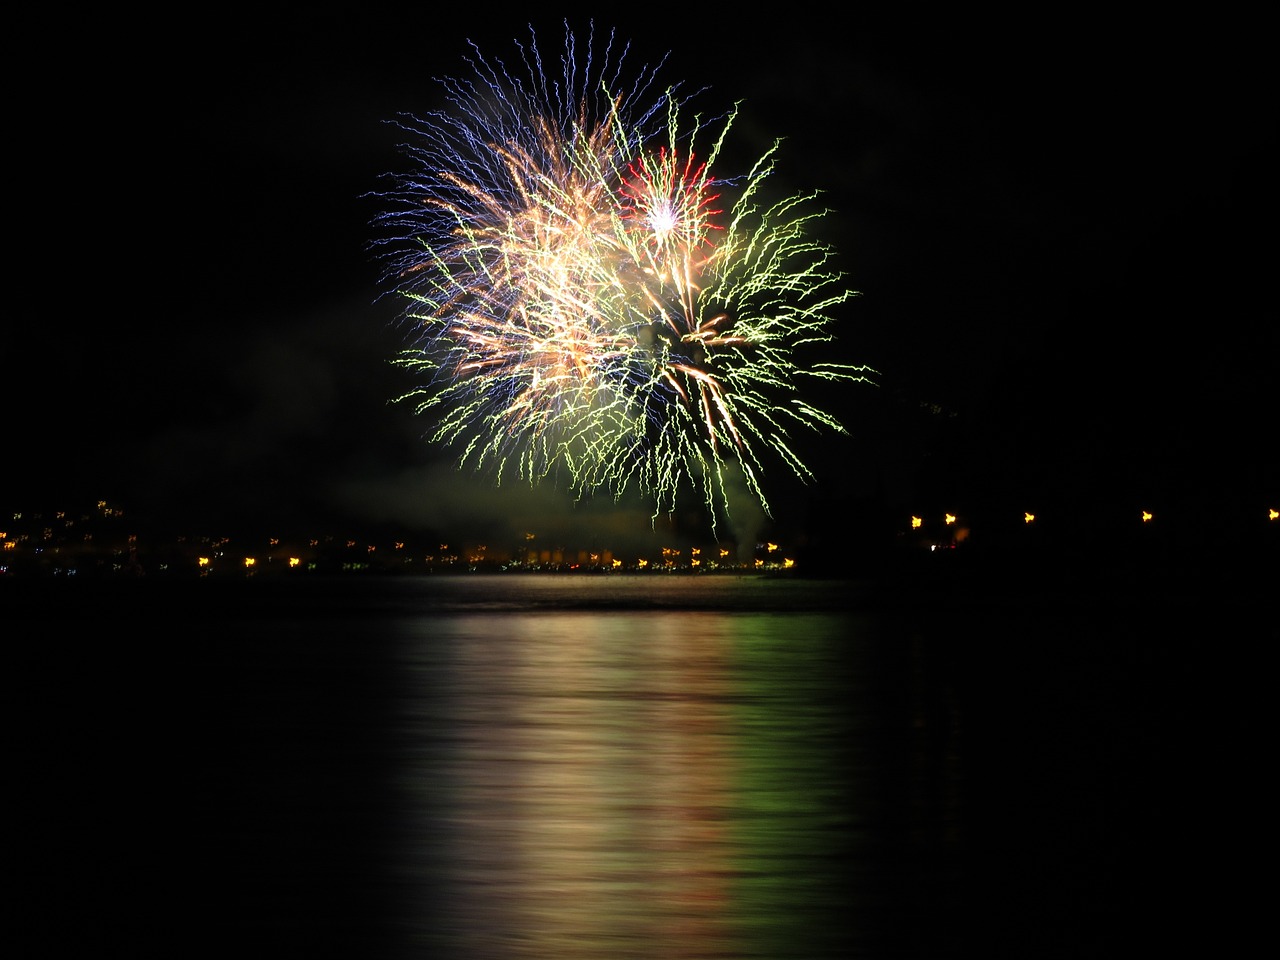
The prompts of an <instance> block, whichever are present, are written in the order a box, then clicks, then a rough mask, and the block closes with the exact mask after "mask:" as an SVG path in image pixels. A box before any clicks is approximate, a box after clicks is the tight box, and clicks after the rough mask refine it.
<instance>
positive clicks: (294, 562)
mask: <svg viewBox="0 0 1280 960" xmlns="http://www.w3.org/2000/svg"><path fill="white" fill-rule="evenodd" d="M301 562H302V561H301V560H299V559H298V558H297V557H290V558H289V566H291V567H296V566H297V565H298V564H300V563H301Z"/></svg>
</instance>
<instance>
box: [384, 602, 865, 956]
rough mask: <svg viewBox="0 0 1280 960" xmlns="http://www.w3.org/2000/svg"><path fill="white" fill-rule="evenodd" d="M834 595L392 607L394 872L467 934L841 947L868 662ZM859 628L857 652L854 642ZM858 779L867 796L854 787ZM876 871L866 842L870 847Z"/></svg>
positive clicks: (738, 952) (509, 939)
mask: <svg viewBox="0 0 1280 960" xmlns="http://www.w3.org/2000/svg"><path fill="white" fill-rule="evenodd" d="M856 623H857V621H856V620H854V619H853V618H852V617H850V616H848V615H840V614H832V613H828V612H804V611H801V612H796V613H788V614H784V613H773V612H766V613H737V612H724V611H718V610H717V611H680V612H662V611H653V610H629V611H611V612H608V613H597V612H591V611H586V612H584V611H573V612H567V613H564V612H540V613H534V614H529V613H512V614H502V615H488V616H482V615H470V614H469V615H463V616H445V617H441V616H434V617H432V618H430V619H425V620H412V619H410V620H406V621H404V622H403V623H402V625H401V645H400V650H401V656H403V657H404V659H405V666H406V668H407V670H408V671H409V676H416V677H418V678H420V681H421V682H420V684H419V685H417V686H414V685H413V684H412V683H410V684H409V685H408V687H407V688H406V693H405V698H404V700H403V702H402V709H401V711H400V721H399V722H400V728H399V731H398V736H399V741H398V742H399V743H401V744H402V750H403V755H404V758H405V763H404V767H403V769H402V771H401V774H400V786H401V789H402V790H403V800H402V802H403V803H404V811H405V820H404V825H403V828H402V832H403V836H404V838H405V845H404V847H403V848H402V850H403V854H402V857H401V858H400V860H399V862H398V863H397V870H398V872H399V873H400V875H401V879H402V882H404V883H407V885H408V886H409V888H410V889H417V890H418V891H419V892H420V895H421V896H422V897H423V898H424V901H429V902H430V906H429V907H428V908H426V909H423V910H422V911H421V913H420V914H419V915H418V916H417V917H414V916H413V913H414V905H413V902H412V899H409V900H408V901H407V902H406V903H405V907H404V909H405V910H406V912H407V913H408V914H409V916H408V917H407V918H406V919H408V920H409V922H410V925H411V926H412V927H413V938H414V940H415V942H417V943H418V944H420V945H421V946H423V947H428V948H430V949H431V950H432V951H433V955H434V953H435V952H436V951H438V952H439V955H443V956H449V957H459V958H481V957H515V958H547V960H552V958H576V957H583V958H587V957H590V958H599V957H690V958H693V957H725V956H729V957H761V958H763V957H778V958H782V957H796V956H808V957H846V956H853V955H857V953H856V948H857V947H858V946H859V944H860V943H861V942H863V941H864V940H867V939H869V938H870V937H871V935H872V934H873V933H874V931H871V930H869V929H859V924H870V923H872V922H876V921H877V919H878V918H877V917H876V915H875V912H874V911H873V910H867V911H865V912H860V911H859V905H858V904H857V903H856V902H855V900H856V898H857V896H858V894H859V893H860V892H861V893H863V894H871V893H873V891H874V883H873V882H869V883H865V884H862V885H861V886H863V887H865V889H863V890H859V884H857V883H855V882H854V881H855V878H856V877H857V876H858V870H859V863H858V861H857V858H858V856H859V855H860V854H863V855H870V853H871V848H870V847H869V846H865V847H864V845H862V844H860V842H859V840H860V837H861V836H863V831H865V829H866V825H867V821H869V820H870V819H871V818H872V817H873V816H874V815H875V811H874V809H873V799H872V795H871V784H870V783H866V782H863V783H860V778H866V777H869V776H870V775H871V771H870V770H869V769H866V768H865V764H864V769H862V770H859V769H858V764H857V763H856V757H857V756H858V748H859V744H858V742H857V737H858V735H859V734H858V725H859V723H860V722H863V721H865V720H866V718H867V709H868V707H869V705H868V706H864V708H863V709H861V710H860V708H859V703H860V701H863V702H864V704H865V702H866V700H867V691H866V689H865V688H866V685H867V684H868V683H869V678H868V677H867V676H866V675H865V673H862V674H859V672H858V670H857V668H856V660H857V657H856V651H857V648H858V644H859V642H860V638H859V637H857V636H856V635H850V633H851V629H853V628H855V627H856ZM851 652H852V653H853V654H854V655H851ZM860 786H861V787H862V788H863V790H864V793H865V794H866V795H865V796H862V797H860V796H859V788H860ZM862 868H863V870H864V871H866V870H869V871H870V872H871V873H874V872H875V865H874V864H863V865H862Z"/></svg>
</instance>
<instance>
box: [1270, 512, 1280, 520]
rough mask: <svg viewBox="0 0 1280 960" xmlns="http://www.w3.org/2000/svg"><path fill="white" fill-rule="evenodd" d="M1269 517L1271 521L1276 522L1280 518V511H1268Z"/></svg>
mask: <svg viewBox="0 0 1280 960" xmlns="http://www.w3.org/2000/svg"><path fill="white" fill-rule="evenodd" d="M1267 517H1268V518H1269V519H1271V520H1275V519H1276V518H1277V517H1280V511H1277V510H1268V511H1267Z"/></svg>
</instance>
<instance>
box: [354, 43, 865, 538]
mask: <svg viewBox="0 0 1280 960" xmlns="http://www.w3.org/2000/svg"><path fill="white" fill-rule="evenodd" d="M516 49H517V52H518V65H517V66H512V67H508V66H507V65H506V64H505V63H503V62H502V61H500V60H486V59H485V58H483V57H482V56H480V53H479V51H478V50H475V48H474V47H473V50H475V56H474V58H472V59H470V60H469V61H468V62H469V63H470V65H471V67H472V68H473V73H472V75H471V76H470V77H468V78H466V79H445V80H442V81H440V82H441V85H442V87H443V90H444V93H445V98H446V102H447V107H446V108H445V109H442V110H440V111H437V112H434V113H431V114H428V115H426V116H425V117H423V118H420V119H419V118H413V117H402V118H401V119H400V121H399V124H400V126H401V128H402V129H403V130H404V131H405V132H407V133H408V134H410V135H411V142H410V143H409V144H408V145H407V146H406V147H405V148H404V149H405V152H406V155H407V157H408V158H409V159H410V161H411V166H412V169H411V170H410V171H409V172H408V173H406V174H397V175H393V176H392V177H391V179H392V181H393V183H394V186H393V187H392V189H390V190H388V191H385V192H381V193H379V196H380V197H381V198H382V199H383V200H384V201H385V202H386V203H387V205H388V208H387V209H386V211H385V212H384V213H382V214H380V215H379V217H378V218H377V220H376V221H375V223H376V226H378V227H379V228H380V232H381V235H380V237H379V239H378V240H377V241H376V246H378V247H379V248H380V249H381V250H382V251H383V252H384V253H385V259H384V262H385V263H386V265H387V272H386V275H385V281H386V282H387V284H388V286H389V288H390V289H391V290H393V291H395V292H396V293H397V294H399V295H401V296H402V297H403V298H404V299H405V301H406V303H407V305H408V307H407V309H406V310H405V311H404V319H405V321H406V322H407V323H408V324H410V327H409V329H410V336H409V343H408V346H407V348H406V349H405V350H404V351H403V352H402V353H401V355H400V357H399V358H398V362H399V363H400V364H401V365H403V366H405V367H407V368H409V369H411V370H413V371H415V372H416V373H417V374H418V375H419V377H420V378H421V379H420V382H419V385H418V386H417V387H415V388H414V389H413V390H412V391H410V392H409V393H408V394H406V395H405V397H402V398H401V399H410V400H412V401H413V402H415V404H416V406H417V410H418V412H419V413H423V414H430V415H431V416H432V417H433V422H434V427H433V429H432V431H431V433H430V437H431V440H432V441H433V442H436V443H440V444H445V445H449V446H451V447H454V448H455V449H456V450H457V451H458V457H459V462H460V465H461V466H468V467H472V468H477V469H478V468H482V467H487V468H492V470H493V471H494V473H495V475H496V479H497V481H498V482H501V481H502V479H503V477H504V475H505V474H506V473H508V472H512V471H514V472H515V473H517V474H518V475H519V477H520V478H521V479H523V480H525V481H529V482H535V483H536V482H539V481H542V480H544V479H547V478H552V479H555V480H556V481H558V482H563V483H564V484H565V485H566V486H567V487H568V488H569V489H570V490H571V491H572V492H573V494H574V495H575V496H579V497H582V496H586V495H589V494H591V493H594V492H596V491H607V492H608V493H609V494H610V495H612V496H614V497H621V496H622V495H623V493H624V492H625V491H626V490H627V489H628V488H631V487H633V486H634V487H636V488H638V489H640V490H641V491H643V492H644V493H645V494H646V495H648V496H649V497H651V499H652V500H653V503H654V507H655V516H656V515H657V514H658V513H661V512H664V511H671V510H673V509H674V508H675V505H676V501H677V499H678V497H679V496H680V495H681V494H682V491H687V490H689V489H691V488H692V489H696V490H698V491H700V495H701V497H702V499H703V501H704V502H705V504H706V506H707V508H708V510H709V511H710V515H711V520H712V523H713V524H714V523H715V521H716V518H717V517H718V516H721V515H723V514H724V513H725V510H726V507H727V487H728V479H729V476H730V474H734V475H736V474H739V473H740V475H741V477H742V478H743V479H744V480H745V484H746V486H747V488H748V489H749V490H750V491H751V493H752V495H753V496H754V497H755V498H756V499H757V500H758V502H759V504H760V506H761V507H763V508H764V510H765V511H766V512H767V511H768V510H769V505H768V502H767V499H766V497H765V493H764V490H763V487H762V484H761V479H762V477H763V473H764V469H765V463H766V461H767V460H769V459H773V458H777V459H779V460H781V462H783V463H785V464H786V465H787V466H788V467H789V468H790V469H791V470H792V471H794V472H795V473H796V474H797V475H799V476H801V477H802V478H805V477H808V476H809V470H808V468H807V467H806V466H805V464H804V462H803V461H802V460H801V458H800V456H799V455H798V454H797V453H796V452H795V449H794V445H793V443H792V439H791V438H792V434H793V431H795V430H796V429H797V428H804V429H830V430H834V431H837V432H843V427H842V426H841V425H840V424H839V423H838V422H837V420H836V419H835V418H834V417H832V416H831V415H829V414H827V413H825V412H823V411H821V410H819V409H817V408H816V407H814V406H812V405H811V404H809V403H808V402H806V400H805V399H804V398H803V396H802V395H801V392H800V389H799V387H800V384H801V382H802V381H803V380H805V379H812V378H817V379H825V380H844V381H860V380H865V379H866V378H867V374H869V373H870V371H868V370H867V369H866V368H865V367H857V366H851V365H843V364H838V363H821V364H814V365H807V366H806V365H802V364H801V363H800V362H799V359H798V356H799V352H800V351H801V350H802V349H804V348H807V347H809V346H812V345H813V344H815V343H822V342H825V341H828V340H830V339H831V336H830V333H829V327H830V325H831V322H832V320H831V311H832V310H833V309H834V308H835V307H836V306H838V305H839V304H841V303H843V302H844V301H846V300H848V299H849V298H851V297H853V296H854V295H855V294H854V292H853V291H850V290H848V289H845V288H844V286H843V285H842V275H841V274H840V272H839V271H838V270H836V269H835V267H834V266H833V258H834V252H833V251H832V250H831V249H830V248H829V247H827V246H826V245H825V244H823V243H822V242H820V241H818V240H816V239H814V238H813V237H812V236H811V235H810V230H809V227H810V226H811V224H812V221H814V220H816V219H818V218H821V217H822V216H824V215H825V212H826V211H824V210H821V209H818V208H815V207H814V206H813V202H814V201H815V200H816V199H817V197H816V194H806V195H801V196H792V197H789V198H787V199H784V200H782V201H766V200H765V199H764V197H763V194H764V191H763V190H762V185H763V183H764V182H765V180H766V179H767V178H768V177H769V176H770V175H771V174H772V173H773V170H774V162H775V155H776V152H777V150H778V146H779V144H778V143H776V142H775V143H774V144H773V146H772V147H771V148H770V149H769V150H768V151H767V152H766V154H765V155H764V156H763V157H761V158H760V159H759V160H758V161H757V162H756V163H755V164H754V165H753V166H751V167H750V169H749V170H748V171H747V172H745V173H743V174H737V175H734V176H731V177H729V178H727V179H720V180H717V179H716V178H715V177H714V176H713V174H712V171H713V169H715V167H716V164H717V161H718V159H719V157H720V153H721V147H722V145H723V143H724V142H725V137H726V135H727V134H728V132H729V130H730V129H731V127H732V124H733V122H734V119H735V117H736V115H737V107H736V106H735V107H733V108H732V109H731V110H729V111H727V112H726V113H724V114H722V115H720V116H718V117H716V118H714V119H712V120H706V119H704V118H703V117H702V116H701V115H696V116H694V118H693V120H692V122H691V123H688V124H685V123H684V122H683V120H682V115H683V114H685V113H686V112H688V110H689V106H688V105H689V100H690V99H691V97H686V96H685V95H684V94H683V93H682V91H681V88H680V86H679V85H678V84H677V85H673V86H660V85H659V84H658V81H657V69H658V68H654V67H648V66H645V67H643V68H641V69H639V70H638V71H636V72H635V74H634V75H633V76H630V77H627V76H626V75H625V74H624V73H623V67H624V61H625V60H626V56H627V53H628V50H627V48H626V47H625V46H621V45H619V44H618V42H617V40H616V38H615V36H614V35H613V34H612V33H611V34H609V35H608V36H607V37H605V38H603V39H602V41H601V42H599V43H598V42H597V38H596V36H595V35H594V32H593V33H592V35H591V36H590V37H589V38H588V42H587V44H586V46H585V49H584V50H581V51H580V50H578V49H577V42H576V40H575V38H574V35H573V34H572V32H570V31H568V30H566V41H565V51H564V55H563V56H562V57H561V58H560V60H559V63H560V67H561V70H562V72H560V73H557V74H551V75H549V74H548V73H546V72H545V71H544V69H543V63H542V57H541V54H540V53H539V50H538V47H537V41H536V38H535V37H533V36H532V34H531V39H530V41H529V42H528V43H527V44H521V43H517V44H516ZM659 67H661V64H659ZM708 130H713V131H715V132H714V133H713V134H711V135H708V133H707V131H708ZM708 138H709V141H710V142H709V143H705V144H704V142H703V141H704V140H707V139H708ZM730 198H731V199H730Z"/></svg>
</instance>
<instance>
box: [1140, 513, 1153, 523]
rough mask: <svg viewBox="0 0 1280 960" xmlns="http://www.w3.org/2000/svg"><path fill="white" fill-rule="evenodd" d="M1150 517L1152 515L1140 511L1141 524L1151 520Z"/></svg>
mask: <svg viewBox="0 0 1280 960" xmlns="http://www.w3.org/2000/svg"><path fill="white" fill-rule="evenodd" d="M1151 517H1152V514H1150V513H1148V512H1147V511H1146V510H1143V511H1142V522H1143V523H1146V522H1147V521H1148V520H1150V519H1151Z"/></svg>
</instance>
